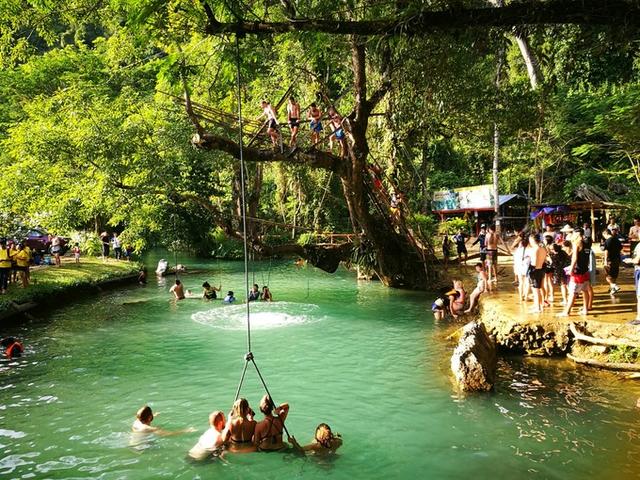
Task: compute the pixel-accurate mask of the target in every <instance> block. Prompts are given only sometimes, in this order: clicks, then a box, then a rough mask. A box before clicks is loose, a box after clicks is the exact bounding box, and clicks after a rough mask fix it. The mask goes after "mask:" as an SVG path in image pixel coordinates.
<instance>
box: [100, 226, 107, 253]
mask: <svg viewBox="0 0 640 480" xmlns="http://www.w3.org/2000/svg"><path fill="white" fill-rule="evenodd" d="M100 241H101V242H102V260H107V258H109V234H108V233H107V232H102V233H101V234H100Z"/></svg>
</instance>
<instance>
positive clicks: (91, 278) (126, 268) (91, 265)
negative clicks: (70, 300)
mask: <svg viewBox="0 0 640 480" xmlns="http://www.w3.org/2000/svg"><path fill="white" fill-rule="evenodd" d="M140 268H141V265H140V264H138V263H136V262H116V261H109V262H106V263H105V262H103V261H102V260H99V259H95V258H90V257H86V258H82V260H81V261H80V263H79V264H77V265H76V264H75V263H64V264H63V266H62V267H60V268H57V267H52V266H43V267H38V268H34V269H32V271H31V285H30V286H29V287H28V288H18V287H16V286H15V285H13V286H11V287H10V288H9V290H8V291H7V294H6V295H3V296H2V297H0V312H3V311H5V310H7V309H9V308H10V304H11V302H16V303H25V302H30V301H31V302H47V301H51V299H55V298H56V297H58V296H59V295H60V294H63V293H73V291H74V290H75V289H78V288H83V287H87V286H90V285H92V284H95V283H97V282H102V281H105V280H110V279H113V278H120V277H125V276H128V275H133V274H135V273H137V272H138V271H139V269H140Z"/></svg>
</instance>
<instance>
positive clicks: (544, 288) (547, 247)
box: [432, 218, 640, 323]
mask: <svg viewBox="0 0 640 480" xmlns="http://www.w3.org/2000/svg"><path fill="white" fill-rule="evenodd" d="M628 238H629V241H630V247H631V255H630V256H629V260H628V262H627V263H630V264H632V265H633V266H634V268H635V276H634V278H635V292H636V296H637V297H638V312H637V318H636V320H635V321H634V322H636V323H638V322H640V248H639V245H640V218H635V219H634V225H633V226H632V227H631V229H630V231H629V236H628ZM453 241H454V242H455V244H456V249H457V254H458V258H459V260H460V262H461V263H464V262H465V261H466V259H467V254H468V252H467V248H466V245H467V242H468V241H469V237H468V236H467V235H466V234H465V233H464V232H463V231H459V232H458V233H457V234H456V235H455V236H454V237H453ZM499 242H502V240H501V237H500V236H499V235H497V234H496V232H495V228H494V227H493V226H489V227H488V228H486V227H485V226H484V225H482V227H481V229H480V233H479V235H478V237H477V238H476V240H475V241H474V242H473V244H472V245H476V244H479V250H480V262H479V263H477V264H476V266H475V269H476V274H477V278H478V281H477V285H476V287H475V289H474V291H473V292H472V293H471V295H470V296H468V300H469V307H468V308H465V305H466V301H467V294H466V292H465V290H464V287H463V285H462V281H461V280H459V279H456V280H454V282H453V288H451V289H445V290H443V291H441V294H440V296H439V297H438V298H437V299H436V301H435V302H434V303H433V305H432V310H433V312H434V315H435V316H436V318H438V319H440V318H444V317H445V316H447V315H451V316H452V317H453V318H457V317H458V316H459V315H460V314H462V313H469V312H471V311H473V310H474V308H475V307H476V306H477V304H478V299H479V298H480V296H481V295H482V294H483V293H484V292H485V291H491V290H492V289H493V288H496V287H497V263H498V262H497V259H498V255H497V253H498V251H497V248H498V243H499ZM502 243H504V242H502ZM505 250H507V251H509V252H510V253H511V254H512V256H513V273H514V282H513V283H514V285H517V288H518V298H519V299H520V301H522V302H527V301H529V300H532V307H531V309H530V310H529V312H530V313H541V312H543V311H545V309H548V308H550V307H552V306H553V305H554V304H556V303H559V304H560V305H561V306H562V307H563V308H562V311H561V312H559V313H558V314H557V316H560V317H567V316H570V315H571V314H572V312H573V309H574V306H575V305H576V302H577V300H578V299H581V300H582V305H581V308H580V310H579V312H580V313H581V314H583V315H587V314H588V313H589V312H590V311H591V310H592V308H593V296H594V294H593V285H594V284H595V281H596V267H597V262H596V256H595V253H594V251H593V232H592V231H591V227H590V225H589V224H586V223H585V224H584V227H583V228H580V227H577V228H574V227H572V226H571V225H568V224H567V225H565V226H564V227H563V228H561V229H558V228H556V227H554V226H552V225H547V226H546V227H545V230H544V231H543V232H538V231H535V230H531V231H521V232H519V233H518V234H517V235H516V238H515V240H514V241H513V242H512V244H511V245H510V246H507V245H505ZM600 250H601V251H602V265H603V271H604V274H605V280H606V282H607V284H608V287H609V289H608V294H609V295H611V296H612V297H613V296H616V295H617V294H618V293H619V292H620V290H621V288H620V286H619V285H618V276H619V274H620V268H621V266H622V265H623V243H622V240H621V232H620V227H619V226H618V224H617V222H616V220H615V219H610V220H609V222H608V224H607V226H606V228H605V229H604V230H603V231H602V232H601V242H600ZM448 252H449V249H448V247H447V248H445V245H444V243H443V253H445V254H446V253H448Z"/></svg>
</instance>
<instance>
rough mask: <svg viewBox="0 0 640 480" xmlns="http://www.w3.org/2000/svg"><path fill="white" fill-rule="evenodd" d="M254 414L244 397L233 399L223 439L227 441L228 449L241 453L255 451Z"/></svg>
mask: <svg viewBox="0 0 640 480" xmlns="http://www.w3.org/2000/svg"><path fill="white" fill-rule="evenodd" d="M254 415H255V414H254V413H253V410H251V407H249V402H248V401H247V399H246V398H239V399H238V400H236V401H235V403H234V404H233V409H232V410H231V413H230V414H229V421H228V423H227V427H226V428H227V430H228V434H227V435H226V438H225V440H228V441H229V450H230V451H232V452H243V453H244V452H255V451H256V446H255V445H254V444H253V434H254V432H255V429H256V421H255V420H254V419H253V416H254Z"/></svg>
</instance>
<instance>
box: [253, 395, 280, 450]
mask: <svg viewBox="0 0 640 480" xmlns="http://www.w3.org/2000/svg"><path fill="white" fill-rule="evenodd" d="M274 410H275V411H274ZM260 411H261V412H262V413H263V414H264V420H262V421H261V422H260V423H258V424H257V425H256V431H255V435H254V442H255V444H256V447H257V448H258V450H259V451H261V452H273V451H276V450H282V449H283V448H285V444H284V443H283V442H282V430H284V421H285V420H286V418H287V414H288V413H289V404H288V403H283V404H282V405H280V406H279V407H278V408H275V405H274V404H273V402H272V401H271V397H270V396H269V395H265V396H264V397H262V400H260ZM274 413H275V415H276V416H274V415H273V414H274Z"/></svg>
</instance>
